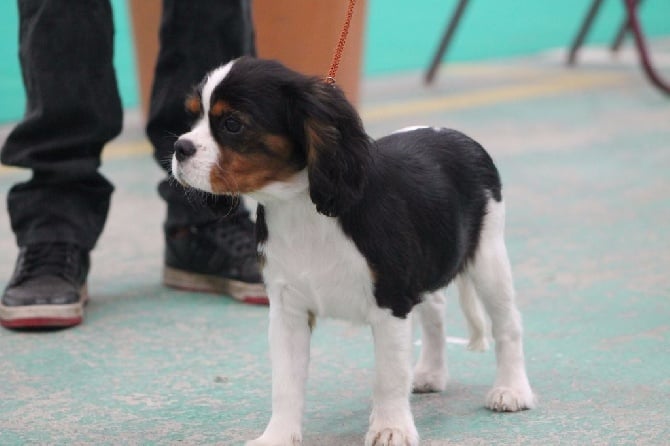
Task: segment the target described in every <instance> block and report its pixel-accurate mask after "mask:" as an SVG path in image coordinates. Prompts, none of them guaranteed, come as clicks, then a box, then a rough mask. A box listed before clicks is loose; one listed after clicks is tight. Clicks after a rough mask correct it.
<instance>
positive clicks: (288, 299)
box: [263, 191, 379, 322]
mask: <svg viewBox="0 0 670 446" xmlns="http://www.w3.org/2000/svg"><path fill="white" fill-rule="evenodd" d="M265 220H266V223H267V227H268V233H269V236H268V240H267V243H266V244H265V246H264V247H263V251H264V254H265V258H266V263H265V267H264V270H263V275H264V278H265V281H266V283H267V287H268V292H269V295H270V299H271V300H272V299H281V302H276V303H277V304H280V305H282V306H285V307H291V308H295V309H296V310H305V311H310V312H312V313H314V314H315V315H316V316H325V317H334V318H339V319H346V320H351V321H356V322H366V321H369V318H370V317H371V311H372V312H376V311H379V309H378V307H377V305H376V302H375V299H374V296H373V288H372V280H371V272H370V269H369V267H368V264H367V262H366V260H365V258H364V257H363V256H362V255H361V253H360V252H359V251H358V249H357V248H356V246H355V244H354V243H353V241H352V240H351V239H349V238H348V237H347V236H346V235H345V234H344V233H343V232H342V230H341V229H340V227H339V224H338V222H337V219H335V218H330V217H326V216H323V215H321V214H318V213H317V212H316V209H315V208H314V204H313V203H312V202H311V200H310V199H309V196H308V195H307V192H306V191H304V192H301V193H299V194H297V195H296V196H294V197H292V198H291V199H290V200H286V201H283V200H282V201H281V202H270V203H266V204H265Z"/></svg>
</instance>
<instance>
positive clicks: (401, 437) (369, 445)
mask: <svg viewBox="0 0 670 446" xmlns="http://www.w3.org/2000/svg"><path fill="white" fill-rule="evenodd" d="M418 445H419V434H418V433H417V432H416V428H414V429H413V430H409V429H398V428H392V427H387V428H383V429H373V428H371V429H370V430H369V431H368V433H367V435H366V436H365V446H418Z"/></svg>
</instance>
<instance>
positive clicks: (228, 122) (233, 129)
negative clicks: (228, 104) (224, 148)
mask: <svg viewBox="0 0 670 446" xmlns="http://www.w3.org/2000/svg"><path fill="white" fill-rule="evenodd" d="M223 126H224V127H225V128H226V130H228V131H229V132H230V133H239V132H240V131H241V130H242V123H241V122H240V121H238V120H237V119H235V118H226V119H225V120H224V121H223Z"/></svg>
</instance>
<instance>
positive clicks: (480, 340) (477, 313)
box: [457, 275, 490, 352]
mask: <svg viewBox="0 0 670 446" xmlns="http://www.w3.org/2000/svg"><path fill="white" fill-rule="evenodd" d="M457 284H458V300H459V302H460V304H461V310H462V311H463V314H464V315H465V320H466V321H467V322H468V331H469V332H470V342H469V343H468V350H473V351H479V352H483V351H486V350H488V348H489V338H490V323H489V318H488V316H487V315H486V311H485V310H484V306H483V305H482V302H481V300H479V296H477V292H476V291H475V287H474V285H473V284H472V281H471V280H470V278H468V277H467V276H466V275H460V276H458V278H457Z"/></svg>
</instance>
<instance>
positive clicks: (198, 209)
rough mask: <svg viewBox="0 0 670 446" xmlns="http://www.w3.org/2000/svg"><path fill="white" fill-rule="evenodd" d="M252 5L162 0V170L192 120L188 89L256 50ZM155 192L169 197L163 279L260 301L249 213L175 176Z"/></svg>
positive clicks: (239, 0) (158, 83)
mask: <svg viewBox="0 0 670 446" xmlns="http://www.w3.org/2000/svg"><path fill="white" fill-rule="evenodd" d="M250 8H251V6H250V2H249V1H248V0H230V1H225V2H222V1H220V0H201V1H198V2H184V1H180V0H164V2H163V17H162V21H161V29H160V52H159V54H158V60H157V63H156V70H155V78H154V85H153V90H152V94H151V104H150V111H149V121H148V124H147V135H148V136H149V139H150V140H151V143H152V144H153V146H154V156H155V158H156V161H157V162H158V163H159V164H160V165H161V167H162V168H163V169H164V170H166V171H167V172H169V169H170V161H171V158H172V153H173V151H174V149H173V144H174V142H175V140H176V138H177V137H178V136H179V135H181V134H182V133H184V132H186V131H187V130H189V127H190V125H191V123H192V122H191V119H192V118H191V117H189V115H188V113H187V112H186V108H185V106H184V103H185V100H186V96H187V94H189V93H190V92H191V91H192V90H193V88H194V87H195V86H196V85H197V84H199V83H200V81H201V80H202V79H203V77H204V76H205V75H206V74H207V73H208V72H209V71H211V70H212V69H214V68H216V67H218V66H220V65H222V64H224V63H226V62H228V61H230V60H231V59H234V58H237V57H239V56H242V55H253V54H254V53H255V47H254V34H253V25H252V21H251V10H250ZM158 190H159V194H160V195H161V197H162V198H163V199H164V200H165V201H166V202H167V218H166V221H165V232H166V258H165V261H166V268H165V274H164V282H165V283H166V284H167V285H169V286H173V287H177V288H186V289H194V290H198V291H210V292H221V293H225V294H230V295H232V296H233V297H235V298H236V299H239V300H243V301H247V302H254V303H264V302H266V297H265V291H264V289H263V287H262V286H261V278H260V274H259V271H258V265H257V261H256V247H255V241H254V236H253V225H251V224H250V222H249V220H248V212H247V210H245V209H244V208H243V207H242V206H240V207H239V208H237V209H232V207H231V202H230V200H227V199H219V200H215V199H213V197H208V198H207V199H206V200H205V198H202V197H201V196H200V197H193V194H191V196H190V198H189V194H188V193H187V191H185V190H184V188H183V187H181V186H180V185H179V184H177V183H176V182H175V181H174V180H173V181H170V180H168V179H165V180H164V181H162V182H161V183H160V185H159V187H158ZM224 215H225V216H226V217H225V218H222V216H224Z"/></svg>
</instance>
